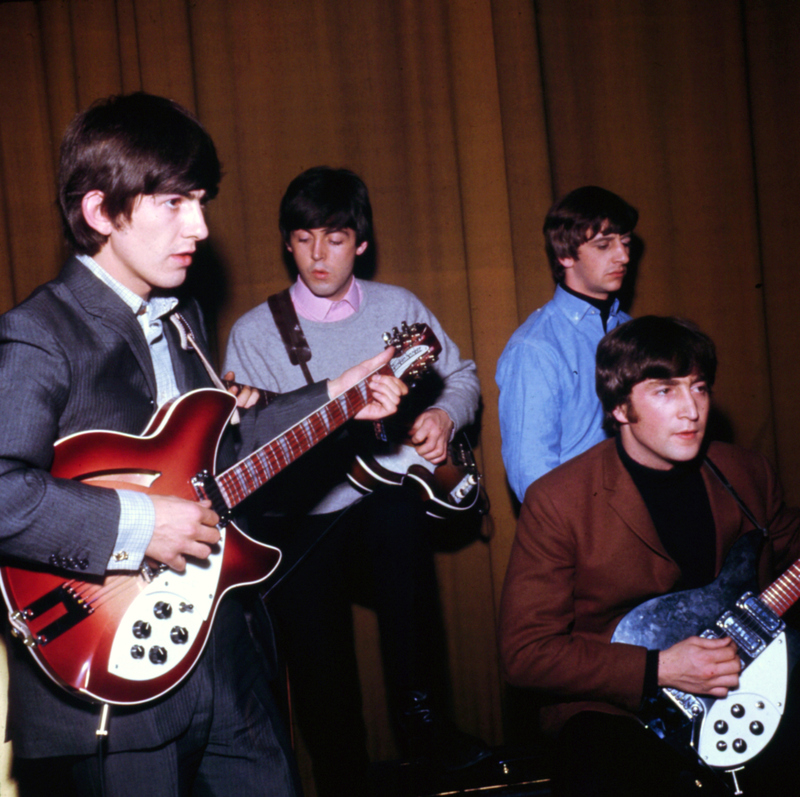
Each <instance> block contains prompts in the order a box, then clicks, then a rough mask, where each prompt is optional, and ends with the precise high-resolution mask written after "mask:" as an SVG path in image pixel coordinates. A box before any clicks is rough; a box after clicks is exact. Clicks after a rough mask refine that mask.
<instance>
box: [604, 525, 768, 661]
mask: <svg viewBox="0 0 800 797" xmlns="http://www.w3.org/2000/svg"><path fill="white" fill-rule="evenodd" d="M761 542H762V538H761V534H760V532H758V531H751V532H750V533H749V534H745V535H744V536H743V537H741V538H740V539H739V540H737V542H736V544H735V545H734V546H733V548H731V550H730V552H729V553H728V556H727V558H726V559H725V564H724V566H723V568H722V570H721V571H720V574H719V575H718V576H717V578H716V579H714V581H712V582H711V583H710V584H708V585H707V586H705V587H699V588H698V589H688V590H683V591H681V592H671V593H668V594H667V595H662V596H660V597H658V598H653V599H652V600H649V601H647V602H645V603H642V604H641V605H639V606H637V607H636V608H635V609H633V610H632V611H630V612H629V613H628V614H626V615H625V617H623V618H622V620H621V621H620V623H619V625H618V626H617V628H616V630H615V631H614V635H613V636H612V637H611V641H612V642H626V643H628V644H630V645H641V646H642V647H646V648H648V649H650V650H666V648H668V647H671V646H672V645H674V644H675V643H677V642H680V641H681V640H683V639H686V637H689V636H692V635H693V634H699V633H701V632H702V631H705V630H706V629H709V628H712V627H713V625H714V623H715V621H716V619H717V618H718V617H719V616H720V615H721V614H722V613H723V612H724V611H726V610H727V609H730V608H732V607H733V606H734V605H735V604H736V601H737V600H738V599H739V598H740V597H741V595H742V594H743V593H745V592H748V591H752V592H757V589H758V585H757V577H756V572H757V568H756V562H757V558H758V553H759V550H760V548H761Z"/></svg>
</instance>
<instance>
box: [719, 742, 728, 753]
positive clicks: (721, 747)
mask: <svg viewBox="0 0 800 797" xmlns="http://www.w3.org/2000/svg"><path fill="white" fill-rule="evenodd" d="M727 749H728V743H727V742H723V741H722V739H720V740H719V741H718V742H717V750H719V751H720V753H724V752H725V751H726V750H727Z"/></svg>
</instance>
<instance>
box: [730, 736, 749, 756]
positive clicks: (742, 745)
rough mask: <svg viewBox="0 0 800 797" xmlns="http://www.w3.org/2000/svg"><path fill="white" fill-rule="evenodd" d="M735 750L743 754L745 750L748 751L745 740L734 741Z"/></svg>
mask: <svg viewBox="0 0 800 797" xmlns="http://www.w3.org/2000/svg"><path fill="white" fill-rule="evenodd" d="M733 749H734V750H735V751H736V752H737V753H743V752H744V751H745V750H747V742H746V741H745V740H744V739H734V740H733Z"/></svg>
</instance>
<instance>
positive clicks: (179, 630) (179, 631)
mask: <svg viewBox="0 0 800 797" xmlns="http://www.w3.org/2000/svg"><path fill="white" fill-rule="evenodd" d="M169 638H170V639H171V640H172V641H173V642H174V643H175V644H176V645H185V644H186V642H187V641H188V640H189V632H188V631H187V630H186V629H185V628H183V627H182V626H180V625H176V626H175V628H173V629H172V631H170V632H169Z"/></svg>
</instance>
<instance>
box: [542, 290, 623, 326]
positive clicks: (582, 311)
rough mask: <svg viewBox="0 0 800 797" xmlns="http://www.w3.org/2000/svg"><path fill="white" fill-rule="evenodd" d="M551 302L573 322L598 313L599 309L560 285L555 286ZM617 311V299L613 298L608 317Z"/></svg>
mask: <svg viewBox="0 0 800 797" xmlns="http://www.w3.org/2000/svg"><path fill="white" fill-rule="evenodd" d="M553 302H554V303H555V305H556V307H558V309H559V310H561V312H562V313H564V315H565V316H566V317H567V318H569V320H570V321H572V322H573V323H575V324H577V323H578V322H579V321H580V320H581V319H582V318H584V317H585V316H587V315H597V316H599V315H600V311H599V310H598V309H597V308H596V307H595V306H594V305H592V304H591V302H587V301H586V300H585V299H582V298H581V297H580V296H576V295H575V294H574V293H570V292H569V291H567V290H565V289H564V288H562V287H561V285H557V286H556V292H555V295H554V296H553ZM618 312H619V299H616V298H615V299H614V301H613V302H612V303H611V310H610V311H609V314H608V315H609V318H614V317H616V315H617V313H618Z"/></svg>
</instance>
